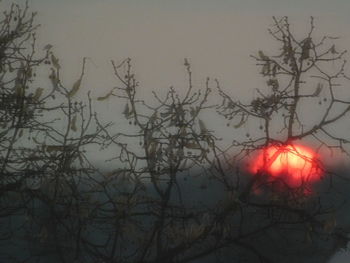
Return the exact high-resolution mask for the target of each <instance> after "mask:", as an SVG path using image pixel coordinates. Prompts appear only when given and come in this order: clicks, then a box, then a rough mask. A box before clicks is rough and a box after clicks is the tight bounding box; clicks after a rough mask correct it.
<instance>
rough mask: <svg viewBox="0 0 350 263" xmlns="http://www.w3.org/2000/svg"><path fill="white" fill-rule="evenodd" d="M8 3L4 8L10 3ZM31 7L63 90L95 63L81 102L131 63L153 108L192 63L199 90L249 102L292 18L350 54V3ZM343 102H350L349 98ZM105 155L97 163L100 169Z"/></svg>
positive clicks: (343, 127) (107, 111) (218, 123)
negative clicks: (284, 23)
mask: <svg viewBox="0 0 350 263" xmlns="http://www.w3.org/2000/svg"><path fill="white" fill-rule="evenodd" d="M3 2H4V3H2V5H5V4H6V3H7V2H9V1H8V0H6V1H3ZM19 2H21V1H19ZM22 2H24V1H22ZM29 4H30V6H31V9H32V10H33V11H38V16H37V21H38V22H39V23H40V24H41V27H40V29H39V34H38V45H39V47H41V48H42V47H44V46H45V45H46V44H48V43H50V44H52V45H53V46H54V47H53V51H54V52H55V54H56V55H57V57H59V59H60V64H61V66H62V72H61V74H62V79H63V82H64V83H66V84H67V85H72V83H74V81H75V80H76V79H77V78H78V77H79V75H80V71H81V64H82V59H83V57H89V62H88V68H87V73H86V78H84V83H83V89H81V90H80V91H79V96H81V98H85V94H86V93H87V91H89V90H91V91H92V97H93V98H97V97H99V96H103V95H105V94H106V93H107V92H108V91H109V90H110V89H111V88H112V87H114V86H116V84H117V81H116V78H115V77H114V76H113V70H112V67H111V63H110V60H111V59H113V60H115V61H117V62H118V61H122V60H123V59H125V58H127V57H130V58H131V59H132V61H133V65H134V67H135V70H136V76H137V79H138V80H139V81H140V84H141V89H140V93H139V95H140V96H141V97H143V98H145V99H148V100H150V101H152V96H151V95H150V94H151V91H153V90H154V91H156V92H159V93H160V94H162V93H164V92H165V91H166V90H167V88H169V87H170V86H174V88H175V89H177V90H179V91H181V90H185V88H186V83H187V79H186V72H185V68H184V66H183V61H184V58H188V59H189V60H190V62H191V65H192V70H193V74H194V75H193V80H194V85H195V88H200V87H203V86H204V83H205V79H206V77H208V76H209V77H211V78H218V79H219V81H220V83H221V86H222V87H223V89H224V90H225V91H227V93H228V94H230V95H233V96H234V97H235V98H239V99H241V100H243V101H244V100H249V99H251V98H252V97H254V96H256V95H257V93H256V89H257V88H262V86H263V85H264V81H263V80H262V78H261V77H260V75H259V69H258V68H257V67H256V65H255V62H254V61H253V59H252V58H251V57H250V56H249V55H251V54H256V52H257V51H258V50H266V51H267V52H269V51H273V50H274V49H275V48H276V45H275V43H274V42H273V40H272V39H271V37H270V36H269V34H268V32H267V28H268V26H269V25H271V23H272V20H271V16H272V15H288V16H289V17H290V21H291V24H292V26H293V28H294V29H295V32H297V33H298V34H302V33H304V32H305V31H306V30H307V28H306V25H308V24H309V17H310V15H312V16H314V17H315V26H316V33H315V34H316V35H317V36H320V37H321V36H323V35H324V34H326V35H328V34H330V35H334V36H339V37H341V38H340V39H339V40H337V45H339V47H341V48H344V49H346V48H348V47H350V33H349V31H348V28H349V26H350V17H349V16H348V12H347V11H348V10H350V9H349V8H350V2H348V1H345V0H338V1H332V2H330V1H326V0H322V1H316V0H313V1H312V0H309V1H305V0H304V1H301V0H299V1H277V0H267V1H258V0H249V1H243V0H240V1H226V0H217V1H215V4H214V2H213V1H208V0H205V1H198V0H197V1H196V0H192V1H160V0H150V1H139V0H137V1H136V0H135V1H131V0H130V1H125V0H123V1H121V0H116V1H111V0H106V1H98V0H95V1H93V0H88V1H82V0H75V1H72V0H71V1H68V0H62V1H44V0H32V1H29ZM348 72H350V69H349V70H348ZM344 95H345V96H348V97H347V98H350V93H349V92H348V93H344ZM94 107H95V109H96V111H98V112H99V113H100V115H102V116H103V119H106V120H113V121H115V122H116V128H118V127H119V128H121V129H127V128H126V127H125V124H124V123H125V122H123V121H122V120H121V119H122V114H121V111H122V108H123V105H122V104H118V103H116V102H115V101H113V102H109V101H107V102H104V103H98V102H96V101H95V102H94ZM310 107H311V105H310ZM307 112H308V113H309V115H310V116H309V118H313V117H314V116H315V114H316V112H315V111H313V110H308V111H307ZM209 117H210V116H209ZM209 117H208V119H210V118H209ZM212 119H214V118H212ZM349 123H350V122H349ZM349 123H340V124H339V126H338V127H339V128H338V131H339V134H340V135H342V134H346V132H347V131H348V130H349V129H350V124H349ZM249 125H251V126H249ZM249 125H248V126H246V127H245V128H244V129H243V131H242V134H239V135H238V136H243V134H245V133H246V132H253V131H254V125H253V124H249ZM208 126H209V127H210V126H212V127H220V128H218V129H217V132H218V134H219V135H220V136H221V137H223V138H227V139H228V140H232V137H231V136H230V135H231V134H232V133H233V131H232V129H229V128H226V123H225V122H224V121H222V120H218V119H216V120H214V121H208ZM221 127H222V128H221ZM107 155H108V153H105V154H104V155H103V154H102V155H99V156H95V158H96V160H95V161H96V163H100V161H102V160H104V159H106V158H105V157H106V156H107ZM349 259H350V255H348V253H346V252H340V253H339V254H337V255H336V256H335V257H334V259H332V260H331V261H330V262H331V263H341V262H348V261H349Z"/></svg>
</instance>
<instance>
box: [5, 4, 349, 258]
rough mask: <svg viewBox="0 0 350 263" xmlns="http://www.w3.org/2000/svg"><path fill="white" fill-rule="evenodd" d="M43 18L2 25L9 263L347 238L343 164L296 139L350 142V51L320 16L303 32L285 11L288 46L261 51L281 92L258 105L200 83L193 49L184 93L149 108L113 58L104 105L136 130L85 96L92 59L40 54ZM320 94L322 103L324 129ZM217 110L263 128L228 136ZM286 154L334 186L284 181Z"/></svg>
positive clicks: (289, 248) (329, 247)
mask: <svg viewBox="0 0 350 263" xmlns="http://www.w3.org/2000/svg"><path fill="white" fill-rule="evenodd" d="M34 18H35V13H30V12H29V8H28V4H26V5H25V6H24V7H21V6H19V5H15V4H12V5H11V6H10V8H9V10H8V11H6V12H5V13H4V15H3V19H2V20H1V22H0V29H1V31H0V69H1V71H0V76H1V78H0V89H1V90H0V92H1V94H0V99H1V104H0V121H1V123H0V125H1V127H0V133H1V136H0V160H1V163H0V164H1V172H0V204H1V211H0V220H1V222H0V223H1V227H0V231H1V232H0V250H1V253H0V254H1V256H0V259H1V261H4V262H154V263H155V262H203V261H208V262H232V261H233V260H236V261H237V262H280V261H282V260H284V262H311V261H310V258H311V257H312V258H314V259H315V260H316V261H315V262H322V261H325V260H326V258H327V257H329V256H330V255H331V254H332V253H334V251H336V250H337V249H338V248H340V247H342V246H344V244H345V242H347V240H348V239H347V237H346V234H347V233H346V232H345V231H344V229H342V228H341V227H342V226H341V225H337V224H336V213H337V211H338V210H339V209H340V208H339V207H338V206H337V205H338V204H339V203H341V201H342V200H341V198H345V196H343V195H341V194H340V195H339V196H340V198H338V199H337V198H335V199H334V200H333V199H331V198H330V196H331V197H333V196H332V195H327V193H330V192H332V191H335V190H336V189H334V188H333V185H332V184H328V183H331V182H334V180H335V179H337V178H338V177H337V174H336V173H332V172H331V171H328V169H327V168H326V166H325V165H323V164H322V163H321V160H319V159H317V158H316V157H317V155H315V156H307V155H305V153H303V152H301V151H300V148H299V147H298V146H296V145H295V142H296V141H302V140H307V139H308V138H309V137H310V138H313V139H314V141H316V142H318V143H319V148H318V149H319V150H321V149H322V148H327V149H340V150H342V151H345V152H346V151H347V149H346V147H345V144H346V143H348V139H347V138H344V137H339V136H338V135H335V134H333V133H332V132H331V131H329V130H327V127H329V126H334V125H336V122H337V121H339V120H342V119H344V118H346V114H347V112H348V111H349V110H350V108H349V104H350V102H347V101H345V100H344V99H342V98H341V97H339V96H338V95H337V92H338V91H337V90H338V89H339V85H340V84H342V83H343V82H342V81H346V80H348V77H347V76H346V75H345V73H344V72H345V65H346V63H345V61H343V57H344V55H345V52H340V51H338V50H337V48H336V47H335V45H333V41H335V39H334V38H332V37H329V36H326V37H324V38H322V39H320V40H319V41H317V40H316V38H315V37H314V36H313V33H314V24H313V19H311V23H310V25H311V27H310V31H309V32H308V33H307V35H306V37H304V38H302V40H298V39H297V37H296V35H295V34H293V33H292V31H291V29H290V25H289V22H288V19H287V18H285V17H284V18H281V19H278V18H273V21H274V25H273V27H272V28H271V29H270V31H269V32H270V34H271V35H272V36H273V38H274V39H275V40H276V41H277V42H278V43H280V45H281V51H280V52H278V54H277V55H270V54H265V53H266V52H263V51H259V52H258V54H257V55H256V56H253V58H254V59H255V61H256V62H257V64H258V66H259V67H261V74H262V75H263V77H264V78H266V79H267V86H268V91H267V92H263V91H261V90H258V93H259V97H257V98H254V100H253V101H251V102H250V103H248V104H244V103H242V102H240V101H237V100H235V99H233V98H232V97H230V96H229V95H228V94H227V93H225V91H224V89H223V88H222V87H221V86H220V85H219V81H217V80H214V81H213V80H211V79H209V78H208V79H206V81H205V83H204V85H203V86H204V87H203V88H200V89H196V88H194V85H193V81H192V69H191V65H190V63H189V61H188V60H187V59H185V61H184V67H185V69H186V74H187V75H186V76H187V79H188V82H187V87H186V91H185V92H184V93H183V94H182V93H179V92H177V91H176V90H175V88H173V87H170V88H169V89H168V90H167V92H165V94H157V93H156V92H153V93H152V94H153V101H152V102H149V101H146V100H145V99H144V98H142V97H140V96H141V95H140V89H142V85H141V84H140V83H139V82H138V80H137V78H136V76H137V74H136V73H135V71H134V69H133V67H132V63H131V60H130V59H126V60H124V61H122V62H121V63H119V64H118V63H116V62H114V61H112V68H113V70H114V74H115V76H116V78H117V81H118V83H117V84H116V87H114V88H113V89H111V90H110V92H108V93H107V94H106V95H104V96H101V97H98V98H97V102H99V103H103V102H105V101H106V100H111V99H116V100H117V101H123V103H124V105H125V106H124V109H123V112H122V114H123V115H124V119H125V120H124V124H125V125H124V126H123V128H120V129H119V130H117V131H116V129H115V128H114V126H113V123H112V122H110V123H107V124H106V123H103V122H102V121H101V118H100V117H101V116H99V114H98V113H95V112H94V111H93V107H92V99H91V97H90V93H88V94H87V100H86V101H81V100H80V99H77V97H78V96H77V94H78V93H79V92H80V87H81V86H82V85H83V82H84V76H85V74H86V66H87V59H86V58H84V59H83V63H82V68H81V74H80V76H79V77H78V79H77V80H76V81H75V82H74V83H72V84H71V85H66V84H64V82H65V81H64V80H63V78H62V76H61V65H60V62H59V59H58V58H57V57H56V56H55V54H54V53H53V51H52V49H53V47H52V46H51V45H47V46H46V47H45V48H44V50H43V51H41V52H39V53H42V54H37V53H38V51H37V46H36V37H35V32H36V30H37V28H38V26H37V25H36V24H35V22H34ZM328 42H330V43H331V44H330V46H327V43H328ZM330 64H332V67H330V66H329V65H330ZM338 64H340V65H339V67H338V66H337V65H338ZM39 69H40V70H39ZM42 71H43V72H45V73H39V72H42ZM41 74H46V75H45V77H43V78H42V76H41ZM47 76H48V77H47ZM39 79H40V80H43V79H44V80H45V81H46V80H47V83H45V82H44V83H43V84H42V83H41V82H40V85H39V83H38V82H37V81H38V80H39ZM215 90H217V91H218V95H219V96H213V94H214V92H215ZM320 95H323V96H324V99H323V100H320ZM217 97H219V98H220V100H221V99H222V101H221V102H220V103H215V99H217ZM306 100H317V101H318V100H320V102H321V104H323V105H324V109H323V110H322V107H321V108H320V110H319V111H320V116H319V119H316V118H314V119H312V121H315V123H312V124H311V121H310V120H308V119H307V118H306V119H305V118H304V113H303V111H302V109H303V108H304V107H306V106H305V103H304V101H306ZM338 105H339V106H338ZM216 113H218V114H219V115H218V116H219V117H220V118H221V117H224V118H226V119H228V120H229V121H230V123H231V122H232V123H234V127H235V128H236V129H240V128H242V127H244V125H245V124H246V123H247V122H249V121H253V122H254V123H258V125H259V126H260V125H261V127H259V128H258V129H257V130H258V131H260V132H259V133H258V132H257V133H256V134H247V138H248V139H247V140H241V141H239V138H234V139H235V140H234V142H233V144H232V145H229V146H227V143H226V142H223V141H221V139H220V138H218V137H217V135H216V133H215V132H216V130H215V129H213V128H211V127H210V122H207V121H205V120H206V117H207V116H209V114H216ZM216 116H217V115H216ZM257 120H258V121H257ZM230 123H229V124H230ZM255 135H256V136H257V137H256V138H253V136H255ZM331 143H332V144H331ZM90 146H93V147H96V148H94V149H96V150H97V149H98V150H105V149H113V150H114V152H115V153H116V154H115V156H111V157H110V158H109V160H107V161H108V167H110V169H98V168H96V167H94V166H93V165H92V162H91V160H90V157H89V155H88V153H87V151H88V149H89V147H90ZM269 147H270V148H269ZM271 147H272V148H271ZM269 149H272V150H269ZM259 152H260V157H259V158H261V162H260V164H259V165H258V166H257V167H256V169H255V168H254V167H253V168H254V169H255V170H254V169H253V170H252V168H251V167H250V168H248V169H244V167H243V166H242V160H243V161H246V160H247V161H250V160H251V156H249V155H248V154H253V155H254V154H255V156H257V155H256V154H257V153H259ZM281 153H283V154H285V155H286V156H288V154H293V155H295V156H297V157H298V158H301V160H303V161H304V162H305V163H306V164H308V163H310V164H311V165H312V169H310V171H311V172H312V173H317V175H321V173H320V171H321V172H322V174H323V175H324V176H323V177H324V178H323V180H322V181H321V183H319V184H318V185H316V186H314V185H313V184H311V181H310V180H308V179H306V180H301V181H300V182H301V183H300V182H299V181H298V184H290V182H289V181H288V180H287V181H286V180H285V178H286V177H282V176H280V175H278V176H274V175H273V174H272V172H271V171H272V170H271V169H270V167H271V165H272V164H273V163H275V162H276V161H280V160H282V159H279V158H280V157H279V155H280V154H281ZM283 158H284V157H283ZM283 160H284V159H283ZM287 161H288V160H287ZM283 162H284V161H283ZM106 170H108V171H107V172H106ZM284 172H285V171H283V173H284ZM311 172H310V173H311ZM318 173H319V174H318ZM339 178H340V177H339ZM300 254H303V255H305V257H306V258H307V260H308V261H305V257H304V258H303V257H301V256H300ZM315 254H316V255H315ZM286 256H288V260H289V261H288V260H287V259H286Z"/></svg>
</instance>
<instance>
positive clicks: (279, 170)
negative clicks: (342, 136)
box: [251, 145, 322, 187]
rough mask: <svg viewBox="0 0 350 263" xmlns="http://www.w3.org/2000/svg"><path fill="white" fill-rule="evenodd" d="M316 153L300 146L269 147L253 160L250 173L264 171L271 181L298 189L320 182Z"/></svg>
mask: <svg viewBox="0 0 350 263" xmlns="http://www.w3.org/2000/svg"><path fill="white" fill-rule="evenodd" d="M316 157H317V156H316V153H314V151H312V150H311V149H309V148H307V147H305V146H301V145H284V146H275V145H274V146H270V147H268V148H266V149H263V150H261V152H260V153H259V154H258V156H257V157H256V158H255V159H254V160H253V165H252V171H251V172H253V173H254V174H257V173H258V172H259V171H264V172H265V173H267V174H268V175H269V176H271V179H276V180H281V182H283V183H285V184H287V185H288V186H290V187H300V186H302V185H305V184H310V183H313V182H316V181H318V180H320V178H321V175H322V171H321V169H320V166H319V164H318V163H317V161H316Z"/></svg>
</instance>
